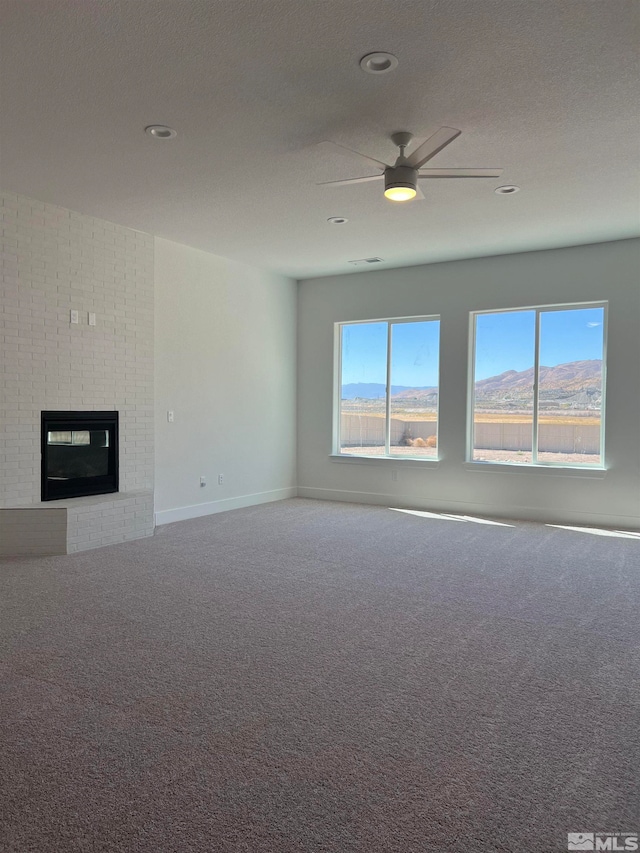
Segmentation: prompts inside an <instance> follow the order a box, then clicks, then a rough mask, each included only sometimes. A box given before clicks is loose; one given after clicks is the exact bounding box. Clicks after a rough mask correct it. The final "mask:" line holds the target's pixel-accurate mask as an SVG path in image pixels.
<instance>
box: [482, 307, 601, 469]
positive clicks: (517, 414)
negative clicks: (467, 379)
mask: <svg viewBox="0 0 640 853" xmlns="http://www.w3.org/2000/svg"><path fill="white" fill-rule="evenodd" d="M472 324H473V326H472V333H473V347H472V354H473V365H472V406H471V411H472V413H473V418H472V422H471V430H470V432H471V443H470V444H471V446H470V455H469V458H470V459H471V460H472V461H474V462H507V463H519V464H534V465H562V466H568V467H573V466H576V465H592V466H599V467H602V466H603V464H604V454H603V448H604V429H603V426H604V418H603V416H604V373H605V371H604V352H605V331H606V305H605V304H597V305H578V306H546V307H543V308H528V309H525V310H513V311H499V312H493V313H484V312H483V313H476V314H472Z"/></svg>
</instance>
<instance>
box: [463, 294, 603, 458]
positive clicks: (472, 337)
mask: <svg viewBox="0 0 640 853" xmlns="http://www.w3.org/2000/svg"><path fill="white" fill-rule="evenodd" d="M608 307H609V303H608V301H607V300H600V301H596V302H566V303H560V304H557V303H555V304H553V305H523V306H520V307H517V308H486V309H483V310H481V311H470V312H469V368H468V371H467V375H468V385H467V453H466V466H465V467H467V468H468V469H470V470H471V469H476V470H477V469H479V468H482V469H483V470H486V471H491V470H493V471H502V470H504V469H505V468H511V469H514V470H517V471H519V472H523V471H531V470H537V471H543V470H544V471H546V470H556V471H564V472H574V473H578V472H582V471H586V472H597V471H606V470H607V466H606V461H605V456H604V450H605V420H606V410H607V406H606V388H607V375H606V374H607V330H608V326H609V324H608ZM584 308H602V309H603V320H602V406H601V410H600V464H599V465H589V464H585V465H566V464H564V463H562V462H540V461H538V369H539V367H540V315H541V314H542V313H547V312H550V311H572V310H577V311H579V310H580V309H584ZM518 311H535V312H536V318H535V341H534V386H533V388H534V391H533V394H534V396H533V423H532V438H533V441H532V454H531V457H532V461H531V462H482V461H481V460H479V459H474V458H473V452H474V446H473V445H474V429H475V424H474V420H475V361H476V317H478V316H479V315H481V314H512V313H515V312H518Z"/></svg>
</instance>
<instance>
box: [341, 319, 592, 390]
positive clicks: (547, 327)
mask: <svg viewBox="0 0 640 853" xmlns="http://www.w3.org/2000/svg"><path fill="white" fill-rule="evenodd" d="M603 320H604V309H602V308H578V309H575V308H574V309H569V310H566V311H565V310H562V311H545V312H543V313H542V315H541V320H540V364H541V365H545V366H547V367H552V366H554V365H556V364H564V363H565V362H569V361H583V360H586V359H593V358H602V335H603ZM439 326H440V324H439V323H438V322H437V321H428V322H416V323H412V322H409V323H397V324H394V325H393V340H392V362H391V382H392V384H393V385H407V386H409V387H423V386H430V385H436V384H437V381H438V353H439ZM534 329H535V311H510V312H505V313H499V314H479V315H478V319H477V328H476V379H477V380H478V379H485V378H486V377H488V376H496V375H497V374H499V373H503V372H504V371H505V370H526V369H527V368H529V367H532V366H533V346H534ZM386 341H387V323H384V322H383V323H353V324H349V325H345V326H343V329H342V383H343V384H344V385H347V384H349V383H352V382H379V383H382V384H384V383H385V381H386V370H387V354H386Z"/></svg>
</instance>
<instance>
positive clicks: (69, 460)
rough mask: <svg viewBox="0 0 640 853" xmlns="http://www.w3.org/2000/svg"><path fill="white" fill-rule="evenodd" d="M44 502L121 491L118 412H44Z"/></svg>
mask: <svg viewBox="0 0 640 853" xmlns="http://www.w3.org/2000/svg"><path fill="white" fill-rule="evenodd" d="M41 446H42V500H43V501H55V500H60V499H61V498H78V497H83V496H84V495H105V494H109V493H110V492H117V491H118V412H42V439H41Z"/></svg>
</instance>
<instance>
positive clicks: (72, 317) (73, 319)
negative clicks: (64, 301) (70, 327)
mask: <svg viewBox="0 0 640 853" xmlns="http://www.w3.org/2000/svg"><path fill="white" fill-rule="evenodd" d="M69 322H70V323H79V322H80V315H79V314H78V312H77V311H75V310H74V309H73V308H72V309H71V313H70V316H69Z"/></svg>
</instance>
